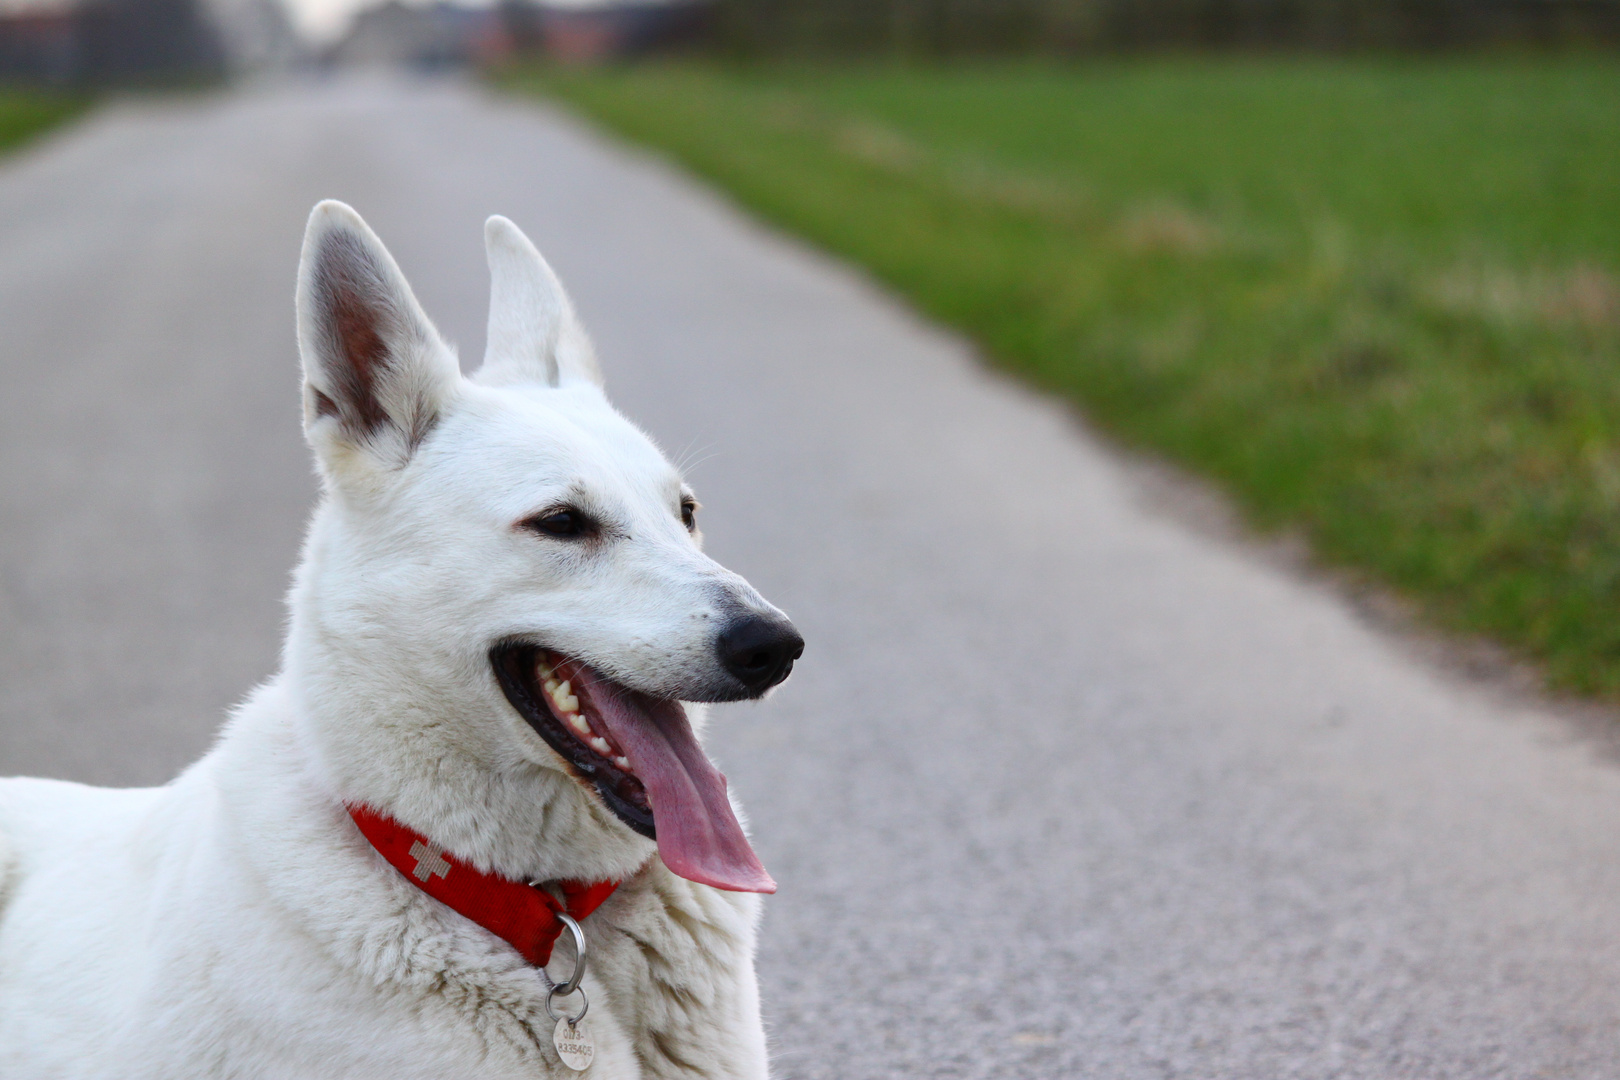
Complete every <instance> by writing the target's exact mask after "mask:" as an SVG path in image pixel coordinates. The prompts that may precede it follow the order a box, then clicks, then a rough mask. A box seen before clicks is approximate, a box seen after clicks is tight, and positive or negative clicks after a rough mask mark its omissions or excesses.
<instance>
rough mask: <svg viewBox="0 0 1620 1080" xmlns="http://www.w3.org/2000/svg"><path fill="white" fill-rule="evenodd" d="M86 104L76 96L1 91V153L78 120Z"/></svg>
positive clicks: (9, 90)
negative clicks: (75, 118) (63, 124)
mask: <svg viewBox="0 0 1620 1080" xmlns="http://www.w3.org/2000/svg"><path fill="white" fill-rule="evenodd" d="M88 104H89V102H88V100H87V99H85V98H83V97H79V96H76V95H68V94H53V93H45V92H40V91H33V90H13V89H8V88H5V87H0V151H5V150H9V149H11V148H12V147H14V146H17V145H19V144H20V143H23V142H25V141H27V140H28V139H30V138H32V137H33V136H35V135H37V134H39V133H40V132H42V131H45V130H47V129H48V128H52V127H55V126H56V125H57V124H60V123H62V122H63V121H65V120H68V119H71V118H72V117H74V116H77V115H78V114H79V113H80V112H82V111H84V109H85V107H86V106H87V105H88Z"/></svg>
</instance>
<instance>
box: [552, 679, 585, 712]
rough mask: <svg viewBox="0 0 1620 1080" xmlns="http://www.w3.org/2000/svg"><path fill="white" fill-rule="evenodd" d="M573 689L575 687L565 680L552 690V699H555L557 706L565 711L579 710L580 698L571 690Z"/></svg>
mask: <svg viewBox="0 0 1620 1080" xmlns="http://www.w3.org/2000/svg"><path fill="white" fill-rule="evenodd" d="M572 690H573V687H572V686H570V685H569V684H568V682H567V681H566V680H565V681H564V682H562V683H560V684H559V685H558V686H557V688H556V689H555V690H553V691H551V700H552V701H555V702H556V703H557V708H559V709H561V710H562V711H563V712H578V711H579V698H577V697H575V696H574V695H573V694H572V693H571V692H570V691H572Z"/></svg>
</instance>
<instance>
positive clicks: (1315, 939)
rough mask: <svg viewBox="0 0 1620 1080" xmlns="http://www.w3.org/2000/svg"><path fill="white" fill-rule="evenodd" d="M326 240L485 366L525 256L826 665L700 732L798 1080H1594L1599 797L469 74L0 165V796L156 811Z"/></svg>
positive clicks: (222, 640) (1572, 738)
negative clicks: (486, 91) (555, 273)
mask: <svg viewBox="0 0 1620 1080" xmlns="http://www.w3.org/2000/svg"><path fill="white" fill-rule="evenodd" d="M323 196H336V197H339V198H343V199H346V200H349V201H351V202H353V203H354V204H355V205H356V206H357V207H359V208H360V209H361V211H362V212H363V213H364V214H365V215H366V216H367V217H368V218H369V220H370V221H371V222H372V224H373V225H374V226H375V227H376V228H377V229H378V231H379V232H380V233H381V234H382V236H383V237H384V238H385V239H386V241H387V242H388V243H389V244H390V245H391V247H392V248H393V250H394V252H395V254H396V255H397V256H398V258H399V261H400V262H401V264H402V265H403V266H404V268H405V270H406V272H407V274H408V275H409V276H410V277H411V279H412V281H413V282H415V283H416V285H417V287H418V290H419V293H420V295H421V297H422V300H423V301H424V303H425V304H426V306H427V308H428V310H429V311H430V312H432V313H433V314H434V315H435V316H436V317H437V318H438V320H439V321H440V324H441V326H442V327H443V328H444V329H445V330H446V332H447V333H448V334H450V335H451V336H452V337H454V338H456V339H458V340H459V341H461V342H462V343H463V347H464V351H465V353H466V355H467V356H468V357H469V358H470V359H473V360H476V358H477V357H478V355H479V354H480V352H481V349H482V325H483V307H484V299H485V272H484V268H483V254H482V250H481V247H480V232H479V226H480V223H481V222H482V220H483V218H484V216H485V215H486V214H489V213H491V212H501V213H505V214H508V215H510V216H511V217H513V218H514V219H516V220H517V221H518V222H519V223H521V224H522V225H523V226H524V227H525V228H526V229H528V230H529V231H530V233H531V234H532V235H533V236H534V237H535V239H536V240H537V241H538V242H539V243H540V245H541V247H542V248H543V249H544V250H545V251H546V252H547V253H548V255H550V256H551V258H552V260H553V262H554V263H555V264H556V265H557V266H558V267H559V268H560V269H561V271H562V273H563V275H564V276H565V278H566V279H567V281H568V282H569V284H570V285H571V286H572V288H573V289H574V291H575V294H576V296H577V297H578V299H579V302H580V306H581V307H582V308H583V310H584V313H585V315H586V316H587V319H588V322H589V323H590V325H591V326H592V327H593V328H594V329H595V331H596V334H597V336H598V338H599V342H600V345H601V346H602V351H603V353H604V355H605V357H606V361H607V370H608V375H609V380H610V387H611V389H612V390H613V391H614V393H615V395H616V397H617V399H618V401H619V402H620V404H621V405H623V406H624V407H625V408H626V409H627V410H628V411H629V412H630V414H631V415H632V416H634V417H636V418H638V419H639V420H641V421H642V422H643V423H645V424H646V425H647V426H648V427H649V428H650V429H651V430H652V431H653V432H654V433H655V434H656V435H657V436H659V437H660V438H661V439H662V441H663V442H664V444H665V445H666V446H667V447H668V448H669V449H670V450H671V451H672V452H673V453H675V454H676V455H679V456H685V457H689V458H690V459H691V461H692V466H691V472H692V475H693V477H694V478H695V480H696V482H697V485H698V488H699V491H700V494H701V495H702V497H703V499H704V502H705V504H706V507H707V509H706V510H705V521H706V527H707V531H708V534H709V536H710V540H711V550H713V551H715V552H716V553H717V554H718V555H719V556H720V557H721V558H722V559H723V560H725V561H727V562H728V563H730V564H731V565H733V566H735V567H736V568H737V569H738V570H740V571H742V572H743V573H745V574H747V575H748V576H749V577H751V578H752V579H753V580H754V582H755V583H756V584H758V585H759V586H760V587H761V588H762V589H763V590H764V592H765V593H766V594H767V595H769V596H770V597H772V598H773V599H774V600H776V601H777V602H778V603H780V604H781V605H782V606H783V607H784V608H786V609H787V610H788V611H789V612H791V613H792V614H793V615H794V616H795V617H796V618H797V620H798V621H799V623H800V625H801V627H802V628H803V629H804V631H805V633H806V636H807V637H808V638H809V640H810V647H809V652H808V653H807V654H806V657H805V660H804V661H803V664H802V667H801V668H800V673H799V674H797V675H796V676H795V677H794V680H793V681H792V682H791V683H790V684H789V685H788V687H787V688H786V689H785V691H784V692H782V693H781V694H779V695H778V697H777V698H775V699H774V700H772V701H771V702H769V703H767V704H765V705H763V706H737V707H730V708H728V709H726V710H722V711H721V714H720V719H719V721H718V723H717V725H716V730H715V734H714V743H713V745H714V747H715V750H716V755H717V756H718V757H719V758H720V759H721V760H722V761H723V763H724V764H725V766H726V768H727V770H728V771H729V773H730V774H731V776H732V778H733V782H734V783H735V785H736V786H737V788H738V789H739V790H740V792H741V794H742V796H743V798H744V799H745V800H746V802H747V804H748V805H749V807H750V809H751V811H752V816H753V821H754V826H755V831H756V833H757V836H758V845H759V849H760V851H761V853H762V855H763V856H764V858H765V861H766V863H767V864H768V865H769V866H770V868H771V870H772V871H773V872H774V873H775V875H776V876H777V878H778V880H779V881H781V883H782V892H781V893H780V895H779V896H777V897H776V898H775V899H774V900H773V901H772V902H771V904H770V905H769V916H768V924H767V928H766V932H765V945H764V949H763V953H762V956H761V964H762V971H763V976H764V981H765V989H766V1002H767V1009H768V1012H769V1015H770V1018H771V1023H772V1030H773V1039H774V1043H775V1046H776V1055H777V1062H778V1071H779V1072H780V1074H781V1075H783V1076H784V1077H800V1078H806V1080H808V1078H834V1077H837V1078H839V1080H859V1078H865V1077H896V1078H923V1077H974V1078H978V1077H992V1076H1007V1077H1037V1078H1056V1077H1081V1076H1084V1077H1109V1078H1114V1077H1121V1078H1123V1077H1131V1078H1136V1077H1185V1078H1189V1080H1211V1078H1217V1077H1231V1078H1242V1080H1267V1078H1275V1077H1369V1078H1378V1080H1398V1078H1414V1080H1415V1078H1435V1077H1457V1078H1466V1080H1482V1078H1485V1077H1496V1076H1502V1077H1515V1078H1519V1077H1547V1078H1558V1080H1575V1078H1581V1077H1591V1078H1607V1080H1612V1078H1614V1077H1616V1076H1620V1024H1617V1019H1620V771H1617V769H1616V767H1615V766H1614V765H1613V764H1610V763H1608V762H1606V761H1605V760H1603V758H1602V756H1601V755H1600V754H1599V753H1598V752H1597V751H1596V750H1595V749H1594V748H1593V746H1592V745H1591V744H1590V743H1588V742H1585V741H1583V740H1582V739H1581V738H1580V737H1578V736H1577V735H1576V734H1575V733H1574V732H1573V730H1572V729H1571V728H1570V727H1569V726H1568V725H1566V724H1565V723H1563V722H1560V721H1558V720H1557V719H1554V718H1552V717H1550V716H1546V715H1541V714H1538V713H1536V712H1534V711H1532V710H1529V709H1527V708H1522V707H1517V706H1513V705H1511V704H1508V703H1504V702H1502V701H1500V700H1497V699H1494V698H1492V697H1491V696H1489V695H1488V694H1486V693H1485V692H1484V691H1483V690H1480V689H1477V688H1469V687H1468V686H1465V685H1460V684H1458V683H1457V682H1455V681H1453V680H1451V679H1450V678H1449V677H1447V676H1445V675H1443V674H1440V673H1437V672H1435V671H1433V670H1429V669H1427V668H1426V667H1425V666H1424V665H1423V664H1422V663H1421V662H1420V661H1418V660H1416V659H1414V658H1412V657H1411V656H1408V655H1403V652H1404V651H1406V650H1403V648H1402V646H1401V645H1400V644H1399V643H1394V642H1391V641H1390V640H1389V639H1387V638H1382V637H1380V636H1379V635H1378V634H1377V633H1375V632H1373V631H1371V630H1369V629H1368V628H1367V627H1366V626H1365V625H1363V624H1362V623H1361V622H1360V621H1358V619H1357V618H1356V617H1355V616H1354V615H1352V614H1351V613H1349V611H1348V610H1347V608H1346V606H1345V605H1344V604H1343V603H1341V602H1340V601H1338V600H1337V599H1335V598H1334V597H1332V596H1330V595H1326V594H1324V593H1323V592H1322V591H1321V590H1319V589H1316V588H1313V587H1311V586H1309V585H1304V584H1301V583H1299V582H1297V581H1295V580H1291V579H1290V578H1289V577H1287V576H1286V575H1284V574H1281V573H1279V572H1278V571H1276V570H1274V569H1272V568H1269V567H1267V566H1266V565H1264V564H1263V563H1262V562H1261V561H1260V560H1257V559H1255V558H1254V557H1252V556H1251V555H1247V554H1245V553H1244V552H1243V551H1241V550H1238V549H1236V548H1233V547H1231V546H1228V545H1224V544H1222V543H1220V542H1217V541H1214V540H1211V539H1209V538H1207V537H1202V536H1199V535H1195V534H1192V533H1190V532H1188V531H1186V530H1185V529H1183V528H1181V527H1179V526H1177V525H1175V524H1174V523H1172V522H1170V521H1168V520H1166V519H1164V518H1163V517H1161V516H1157V515H1156V514H1154V513H1153V512H1152V511H1150V510H1149V509H1146V508H1145V507H1144V505H1143V501H1142V498H1141V494H1140V491H1139V490H1138V489H1137V487H1136V486H1135V484H1134V483H1133V482H1132V481H1131V480H1130V478H1129V477H1128V475H1127V474H1126V473H1125V472H1124V471H1123V470H1122V469H1121V468H1120V467H1119V466H1118V465H1117V464H1116V463H1115V462H1113V461H1112V460H1111V459H1110V457H1109V455H1108V454H1106V453H1104V452H1103V451H1101V450H1099V448H1098V447H1097V446H1096V445H1094V444H1093V443H1092V442H1091V441H1090V440H1088V438H1087V437H1086V436H1085V435H1084V433H1082V432H1080V431H1077V430H1076V428H1075V426H1074V425H1073V424H1072V423H1070V422H1069V421H1068V420H1066V419H1065V417H1064V416H1063V414H1062V412H1061V411H1060V410H1058V409H1056V408H1054V407H1052V406H1050V405H1048V404H1045V403H1043V402H1041V401H1038V400H1036V399H1034V398H1032V397H1031V396H1030V395H1028V394H1025V393H1023V392H1021V391H1019V390H1018V389H1016V388H1014V387H1011V386H1009V385H1008V384H1006V383H1005V382H1003V381H1001V380H999V379H997V378H994V377H992V376H989V375H986V374H984V373H983V372H982V371H980V370H979V369H978V368H977V367H976V366H975V365H974V363H973V362H972V360H971V357H970V356H969V355H968V353H967V351H966V350H965V349H964V348H963V347H962V346H961V345H960V344H959V343H957V342H956V341H954V340H953V339H951V338H950V337H948V336H945V335H942V334H940V333H938V332H937V331H935V330H932V329H930V328H928V327H927V326H924V325H921V324H919V323H918V322H917V321H916V320H914V319H913V318H912V317H910V316H909V315H907V314H906V313H905V312H904V311H902V310H901V309H899V308H898V307H897V306H896V305H894V304H893V303H891V302H890V301H889V300H888V299H886V298H885V297H884V296H882V295H881V294H879V293H878V292H877V291H875V290H873V289H872V288H870V287H868V286H867V285H866V284H864V283H863V282H862V281H861V280H860V278H859V277H858V276H857V275H854V274H851V273H849V272H847V271H845V270H843V269H840V268H839V267H837V266H834V265H831V264H830V263H828V262H827V261H825V260H823V259H821V258H819V257H817V256H815V255H811V254H807V253H806V252H804V251H803V250H801V249H799V248H797V247H796V246H794V245H793V244H791V243H787V242H784V241H783V240H781V239H780V238H778V237H776V236H774V235H772V234H771V233H769V232H768V231H765V230H763V229H761V228H758V227H756V226H754V225H751V224H749V223H748V222H747V221H745V220H744V219H742V218H740V217H739V216H738V215H737V214H736V213H735V212H733V211H732V210H730V209H729V208H727V206H726V205H725V204H724V203H723V202H722V201H720V200H718V199H716V198H715V197H713V196H711V195H709V194H706V193H704V192H702V191H700V190H697V189H695V188H694V187H693V185H691V184H689V183H687V182H685V181H683V180H681V179H679V178H678V177H676V176H674V175H672V173H671V172H670V171H669V170H667V169H665V168H663V167H661V166H659V165H657V164H654V163H651V162H649V161H648V160H647V159H645V158H643V157H641V156H639V155H638V154H636V153H633V152H630V151H626V150H623V149H620V148H617V147H615V146H613V145H610V144H608V143H605V142H604V141H603V140H601V139H599V138H597V137H595V136H593V135H590V134H588V133H586V132H585V131H583V130H582V129H581V128H580V127H578V126H577V125H575V124H573V123H571V122H569V121H566V120H563V119H559V118H558V117H556V116H553V115H550V114H548V113H546V112H543V111H541V110H539V109H536V108H533V107H529V106H523V105H518V104H511V103H502V102H499V101H495V100H491V99H488V98H486V97H484V96H481V95H480V94H478V93H476V92H474V91H471V90H468V89H460V88H457V87H455V86H453V85H442V84H441V85H419V86H415V87H407V86H403V85H397V84H396V85H390V84H385V83H370V84H366V83H339V84H329V85H326V86H320V87H304V88H290V89H280V90H273V89H272V90H261V91H256V92H252V93H243V94H240V95H238V96H234V97H229V98H223V99H195V100H188V101H179V102H175V103H168V104H163V103H157V104H142V105H131V106H123V107H117V108H113V109H110V110H107V111H104V112H103V113H101V114H100V115H98V116H97V117H95V118H92V119H91V120H90V121H89V122H88V123H87V124H86V125H84V126H83V127H81V128H79V129H78V130H76V131H74V132H71V133H69V134H67V135H66V136H65V137H61V138H59V139H56V140H54V141H52V142H50V143H48V144H45V145H42V146H39V147H37V148H35V149H33V150H31V151H29V152H28V153H26V154H25V155H24V156H22V157H20V158H14V159H12V160H11V161H10V162H9V163H8V164H6V165H5V166H4V167H3V168H0V327H3V328H4V331H5V339H4V340H5V349H6V355H5V357H4V362H3V363H0V464H3V470H0V522H3V526H4V531H3V535H0V771H4V772H37V773H45V774H52V775H58V776H69V777H76V778H82V779H86V780H92V781H98V782H105V783H148V782H155V781H159V780H162V779H163V778H165V777H167V776H169V775H170V774H171V773H172V772H173V771H174V770H175V769H176V768H177V767H179V766H180V765H181V764H182V763H184V762H185V761H187V760H188V759H190V758H191V757H193V756H194V755H196V754H197V753H198V752H199V751H200V750H201V749H202V748H203V747H204V746H205V745H206V743H207V741H208V739H209V736H210V733H211V732H212V731H213V730H214V728H215V726H216V725H217V723H218V721H219V717H220V713H221V710H222V709H223V708H225V707H226V706H227V705H228V704H229V703H230V702H231V701H233V700H234V699H236V698H238V697H240V696H241V695H242V693H243V692H244V691H245V690H246V689H247V688H248V687H249V686H250V685H251V684H252V683H253V682H254V681H255V680H257V679H259V678H262V677H263V676H264V675H266V674H267V673H269V672H270V671H271V670H272V668H273V666H274V664H275V662H276V645H277V635H278V627H279V622H280V618H281V610H280V606H279V601H278V596H279V593H280V592H281V590H282V587H283V584H284V582H285V581H286V578H287V571H288V568H289V567H290V566H291V565H292V562H293V560H294V557H295V555H296V549H297V545H298V538H299V533H300V530H301V525H302V518H303V516H304V514H305V512H306V509H307V507H308V504H309V500H310V497H311V494H312V490H313V485H312V483H311V480H310V470H309V467H308V465H307V463H306V460H305V456H304V450H303V447H302V445H301V443H300V440H299V434H298V427H297V398H296V393H295V389H296V381H297V380H296V371H295V357H294V348H293V332H292V300H291V298H292V285H293V269H294V265H295V261H296V256H297V251H298V242H299V236H300V230H301V228H302V226H303V220H304V215H305V213H306V212H307V211H308V209H309V206H310V205H311V203H312V202H314V201H315V200H316V199H317V198H320V197H323Z"/></svg>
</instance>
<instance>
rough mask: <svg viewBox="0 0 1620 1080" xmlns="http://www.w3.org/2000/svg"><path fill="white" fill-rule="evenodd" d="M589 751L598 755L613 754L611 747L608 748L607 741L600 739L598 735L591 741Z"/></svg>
mask: <svg viewBox="0 0 1620 1080" xmlns="http://www.w3.org/2000/svg"><path fill="white" fill-rule="evenodd" d="M591 749H592V750H595V751H596V752H597V753H598V754H611V753H613V747H611V746H609V745H608V741H607V740H606V739H604V738H602V736H600V735H598V736H597V737H596V738H594V739H592V740H591Z"/></svg>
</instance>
